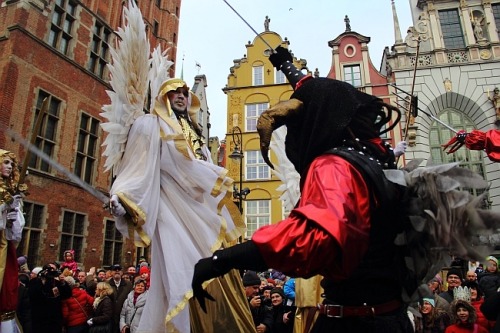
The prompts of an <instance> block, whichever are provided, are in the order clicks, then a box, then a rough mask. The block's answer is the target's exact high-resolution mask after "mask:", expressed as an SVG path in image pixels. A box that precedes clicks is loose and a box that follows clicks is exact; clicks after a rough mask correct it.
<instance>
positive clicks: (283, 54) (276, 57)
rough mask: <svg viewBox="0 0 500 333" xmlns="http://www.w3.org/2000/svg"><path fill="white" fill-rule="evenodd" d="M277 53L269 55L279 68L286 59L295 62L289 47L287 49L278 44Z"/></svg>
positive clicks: (270, 59) (278, 68)
mask: <svg viewBox="0 0 500 333" xmlns="http://www.w3.org/2000/svg"><path fill="white" fill-rule="evenodd" d="M275 51H276V53H273V54H271V55H270V56H269V61H270V62H271V63H272V64H273V66H274V67H276V69H277V70H280V69H281V65H283V63H285V62H286V61H289V62H293V57H292V54H291V53H290V51H288V49H285V48H284V47H283V46H278V47H277V48H276V50H275Z"/></svg>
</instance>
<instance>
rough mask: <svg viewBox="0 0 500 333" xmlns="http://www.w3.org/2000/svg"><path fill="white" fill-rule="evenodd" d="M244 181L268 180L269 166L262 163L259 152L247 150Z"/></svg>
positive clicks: (269, 174)
mask: <svg viewBox="0 0 500 333" xmlns="http://www.w3.org/2000/svg"><path fill="white" fill-rule="evenodd" d="M246 154H247V156H246V158H245V160H246V173H245V174H246V178H245V179H246V180H256V179H269V178H270V176H271V173H270V172H269V165H267V164H266V162H264V159H263V158H262V154H261V153H260V151H259V150H248V151H247V152H246Z"/></svg>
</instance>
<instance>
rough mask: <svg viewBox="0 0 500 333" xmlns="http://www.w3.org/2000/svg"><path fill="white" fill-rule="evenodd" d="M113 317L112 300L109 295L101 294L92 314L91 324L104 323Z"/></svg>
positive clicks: (107, 322)
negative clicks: (100, 298)
mask: <svg viewBox="0 0 500 333" xmlns="http://www.w3.org/2000/svg"><path fill="white" fill-rule="evenodd" d="M112 319H113V301H112V300H111V298H109V296H103V297H102V300H101V301H100V302H99V304H98V305H97V307H96V308H95V309H94V315H93V316H92V325H106V324H109V323H110V322H111V320H112Z"/></svg>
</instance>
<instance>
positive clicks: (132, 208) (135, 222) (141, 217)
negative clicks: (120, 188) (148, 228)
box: [116, 192, 151, 247]
mask: <svg viewBox="0 0 500 333" xmlns="http://www.w3.org/2000/svg"><path fill="white" fill-rule="evenodd" d="M116 195H117V196H118V198H120V202H121V203H122V205H123V207H124V208H125V210H126V211H127V213H128V214H129V216H128V217H125V220H126V221H127V226H128V230H129V237H131V238H134V239H135V237H134V230H135V232H137V235H139V237H140V239H141V240H140V241H137V240H134V244H135V246H140V247H147V246H149V245H150V244H151V239H150V238H149V236H148V235H147V234H146V233H145V232H144V230H143V229H142V226H143V225H144V223H146V217H147V216H146V213H145V212H144V211H143V210H142V209H141V208H140V207H139V206H138V205H137V204H136V203H135V202H133V201H132V200H131V199H129V198H128V197H127V195H126V194H125V193H123V192H118V193H116Z"/></svg>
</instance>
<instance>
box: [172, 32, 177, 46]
mask: <svg viewBox="0 0 500 333" xmlns="http://www.w3.org/2000/svg"><path fill="white" fill-rule="evenodd" d="M172 43H174V44H175V43H177V34H176V33H175V32H174V34H173V36H172Z"/></svg>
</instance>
